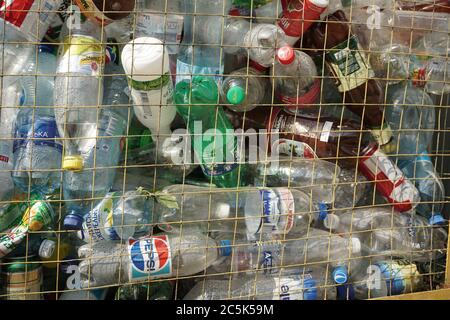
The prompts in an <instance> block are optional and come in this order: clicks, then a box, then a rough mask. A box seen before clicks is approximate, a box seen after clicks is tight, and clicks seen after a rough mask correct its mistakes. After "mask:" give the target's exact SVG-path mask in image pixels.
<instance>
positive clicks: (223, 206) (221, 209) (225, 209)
mask: <svg viewBox="0 0 450 320" xmlns="http://www.w3.org/2000/svg"><path fill="white" fill-rule="evenodd" d="M216 217H217V218H218V219H226V218H229V217H230V205H229V204H228V203H219V204H218V205H217V208H216Z"/></svg>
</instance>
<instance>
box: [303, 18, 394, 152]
mask: <svg viewBox="0 0 450 320" xmlns="http://www.w3.org/2000/svg"><path fill="white" fill-rule="evenodd" d="M327 21H328V23H329V26H331V28H330V30H332V32H329V33H327V34H328V36H325V34H326V28H327V27H326V25H327V24H326V23H318V24H317V25H316V26H315V28H314V29H313V30H312V35H311V36H312V37H313V38H312V39H313V43H314V46H315V48H317V49H319V50H321V49H323V48H325V49H326V50H328V52H326V54H325V55H326V61H327V64H328V66H329V68H330V71H331V72H332V74H333V76H334V78H335V79H336V82H337V84H338V85H339V86H338V89H339V91H340V92H341V93H342V94H343V95H344V100H343V101H344V103H345V102H346V101H348V102H349V104H348V105H346V106H347V107H348V108H349V109H350V110H352V111H353V112H355V113H356V114H358V115H359V116H360V117H361V118H362V119H363V122H364V124H365V125H366V126H368V127H369V128H370V129H371V130H372V134H373V135H374V137H375V138H376V139H377V141H378V143H379V144H380V145H384V144H386V143H388V142H389V141H390V140H391V138H392V132H391V130H390V128H389V125H388V123H387V122H386V121H384V118H383V112H382V110H381V107H380V106H381V105H382V104H383V95H382V90H381V84H380V83H379V82H378V81H377V80H375V79H373V77H374V72H373V70H372V68H371V66H370V64H369V62H368V61H367V57H366V56H365V54H364V53H363V51H361V47H360V45H359V43H358V39H357V37H356V36H354V35H352V34H351V33H350V30H349V26H350V24H349V23H348V21H347V18H346V16H345V14H344V12H343V11H341V10H338V11H336V12H335V13H333V14H332V15H329V16H328V18H327ZM349 34H350V35H351V37H350V38H349ZM346 48H350V50H346ZM331 49H333V50H331ZM350 66H351V68H350Z"/></svg>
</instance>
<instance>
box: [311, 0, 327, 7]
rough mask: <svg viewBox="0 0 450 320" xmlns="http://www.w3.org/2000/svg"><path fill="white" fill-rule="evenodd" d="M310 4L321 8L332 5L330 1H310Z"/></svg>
mask: <svg viewBox="0 0 450 320" xmlns="http://www.w3.org/2000/svg"><path fill="white" fill-rule="evenodd" d="M309 2H311V3H312V4H314V5H315V6H318V7H320V8H326V7H328V5H329V4H330V1H329V0H310V1H309Z"/></svg>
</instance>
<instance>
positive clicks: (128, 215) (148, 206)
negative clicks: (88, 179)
mask: <svg viewBox="0 0 450 320" xmlns="http://www.w3.org/2000/svg"><path fill="white" fill-rule="evenodd" d="M152 201H153V198H150V197H149V196H148V194H146V193H145V192H143V190H138V191H127V192H125V193H124V194H122V193H121V192H112V193H108V194H107V195H106V197H105V198H104V199H103V200H102V201H101V202H100V203H99V204H98V205H97V206H96V207H95V208H94V209H93V210H92V211H91V212H89V213H88V214H86V215H85V216H84V221H83V228H82V230H80V231H78V237H79V238H80V239H81V240H83V241H84V242H86V243H92V242H98V241H111V240H121V239H123V240H128V238H129V237H132V236H133V235H136V234H144V233H147V232H148V231H149V230H150V228H151V223H152V214H151V212H152V210H153V205H152Z"/></svg>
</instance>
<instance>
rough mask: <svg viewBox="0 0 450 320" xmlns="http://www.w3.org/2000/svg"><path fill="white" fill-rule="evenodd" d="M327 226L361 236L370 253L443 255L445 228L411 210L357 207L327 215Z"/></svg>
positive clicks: (416, 258) (423, 257)
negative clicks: (398, 213) (398, 211)
mask: <svg viewBox="0 0 450 320" xmlns="http://www.w3.org/2000/svg"><path fill="white" fill-rule="evenodd" d="M324 224H325V225H326V226H328V227H330V228H331V229H332V230H334V232H336V233H351V235H352V236H354V237H358V238H360V240H361V242H363V243H364V244H365V245H367V246H368V247H369V248H370V250H371V252H372V253H373V254H376V255H378V256H394V257H402V258H405V259H411V260H413V261H417V262H421V261H429V260H430V259H437V258H439V257H441V256H442V254H443V249H444V248H445V246H446V243H447V232H446V231H445V230H444V229H443V228H440V227H434V226H431V225H430V224H429V222H428V221H427V220H426V219H425V218H423V217H421V216H419V215H416V214H415V213H414V212H412V213H408V214H402V215H397V214H395V213H393V211H392V209H389V208H380V207H372V208H360V209H353V210H351V211H344V212H337V211H336V213H335V214H331V215H328V216H327V218H326V219H325V223H324Z"/></svg>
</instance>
